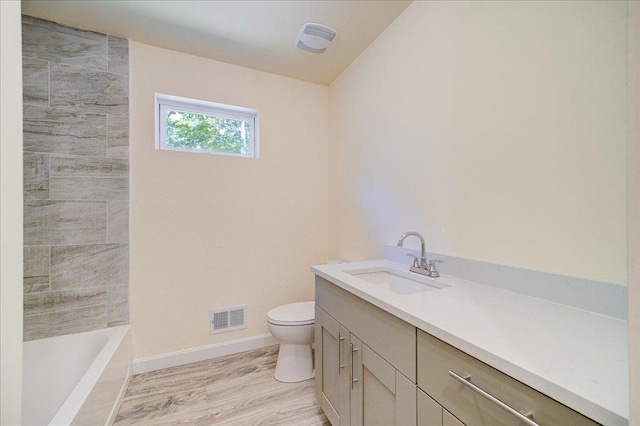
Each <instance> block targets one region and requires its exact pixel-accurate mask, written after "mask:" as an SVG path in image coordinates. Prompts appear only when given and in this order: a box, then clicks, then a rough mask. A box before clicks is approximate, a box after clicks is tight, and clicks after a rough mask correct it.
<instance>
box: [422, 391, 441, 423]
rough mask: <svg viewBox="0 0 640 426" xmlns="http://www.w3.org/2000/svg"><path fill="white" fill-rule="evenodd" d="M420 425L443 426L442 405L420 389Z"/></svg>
mask: <svg viewBox="0 0 640 426" xmlns="http://www.w3.org/2000/svg"><path fill="white" fill-rule="evenodd" d="M417 423H418V426H442V407H441V406H440V404H438V403H437V402H435V401H434V400H433V399H431V397H430V396H429V395H427V394H426V393H424V392H422V390H420V389H418V422H417Z"/></svg>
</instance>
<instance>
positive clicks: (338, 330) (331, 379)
mask: <svg viewBox="0 0 640 426" xmlns="http://www.w3.org/2000/svg"><path fill="white" fill-rule="evenodd" d="M348 338H349V331H348V330H347V329H345V328H344V327H342V326H341V325H340V323H339V322H338V321H336V320H335V319H334V318H332V317H331V316H330V315H329V314H327V313H326V312H324V311H323V310H322V309H320V308H319V307H317V306H316V372H315V374H316V398H317V399H318V403H319V404H320V407H322V411H324V413H325V414H326V416H327V418H328V419H329V421H330V422H331V424H332V425H333V426H348V425H349V421H350V419H349V405H350V404H349V393H348V390H349V388H348V385H349V377H348V371H349V367H350V366H349V365H348V364H347V362H346V361H347V359H348V358H349V357H348V353H347V350H348V348H347V347H348Z"/></svg>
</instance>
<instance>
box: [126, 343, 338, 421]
mask: <svg viewBox="0 0 640 426" xmlns="http://www.w3.org/2000/svg"><path fill="white" fill-rule="evenodd" d="M277 357H278V346H277V345H276V346H270V347H268V348H262V349H257V350H253V351H249V352H243V353H241V354H235V355H229V356H226V357H221V358H217V359H213V360H207V361H202V362H196V363H193V364H188V365H183V366H179V367H172V368H167V369H164V370H158V371H153V372H150V373H145V374H139V375H136V376H134V377H133V379H132V380H131V384H130V385H129V388H128V389H127V392H126V394H125V397H124V400H123V402H122V406H121V407H120V411H119V412H118V416H117V418H116V421H115V425H116V426H124V425H154V426H160V425H181V424H184V425H203V426H206V425H296V426H297V425H309V426H312V425H323V426H324V425H329V421H328V420H327V418H326V417H325V415H324V414H322V412H321V411H320V408H319V407H318V404H317V403H316V400H315V396H314V386H315V382H314V380H313V379H312V380H307V381H304V382H300V383H280V382H278V381H277V380H275V379H274V378H273V373H274V371H275V366H276V359H277Z"/></svg>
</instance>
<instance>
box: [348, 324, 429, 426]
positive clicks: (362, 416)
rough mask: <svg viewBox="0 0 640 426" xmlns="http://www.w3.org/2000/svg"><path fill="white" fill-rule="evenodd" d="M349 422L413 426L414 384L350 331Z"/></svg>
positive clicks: (356, 425) (414, 407) (358, 425)
mask: <svg viewBox="0 0 640 426" xmlns="http://www.w3.org/2000/svg"><path fill="white" fill-rule="evenodd" d="M350 350H351V361H352V370H351V371H352V378H351V387H352V389H351V425H352V426H360V425H403V426H404V425H415V424H416V386H415V384H413V383H412V382H411V381H410V380H409V379H407V378H406V377H405V376H403V375H402V374H401V373H400V372H398V371H397V370H396V369H395V368H394V367H393V366H392V365H391V364H389V363H388V362H387V361H385V360H384V359H383V358H382V357H381V356H380V355H378V354H377V353H376V352H374V351H373V350H372V349H371V348H369V346H367V345H366V344H364V343H362V342H361V341H360V340H359V339H358V338H357V337H356V336H354V335H353V334H351V342H350Z"/></svg>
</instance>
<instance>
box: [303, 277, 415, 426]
mask: <svg viewBox="0 0 640 426" xmlns="http://www.w3.org/2000/svg"><path fill="white" fill-rule="evenodd" d="M316 304H317V305H316V326H315V327H316V329H315V330H316V364H315V365H316V367H315V375H316V398H317V400H318V403H319V404H320V406H321V408H322V410H323V411H324V413H325V414H326V416H327V418H328V419H329V421H330V422H331V424H332V425H333V426H338V425H351V426H360V425H370V424H384V425H415V423H416V389H417V388H416V385H415V371H416V370H415V362H416V358H415V355H416V350H415V333H416V330H415V327H413V326H411V325H409V324H408V323H406V322H404V321H402V320H399V319H398V318H396V317H394V316H393V315H390V314H388V313H387V312H384V311H383V310H381V309H380V308H377V307H375V306H373V305H371V304H370V303H368V302H365V301H364V300H362V299H361V298H359V297H356V296H354V295H352V294H351V293H349V292H346V291H344V290H342V289H341V288H339V287H337V286H335V285H333V284H331V283H329V282H328V281H326V280H324V279H322V278H320V277H317V278H316ZM401 369H402V370H401ZM405 373H408V374H409V375H412V379H410V378H409V377H408V376H407V375H405Z"/></svg>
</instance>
